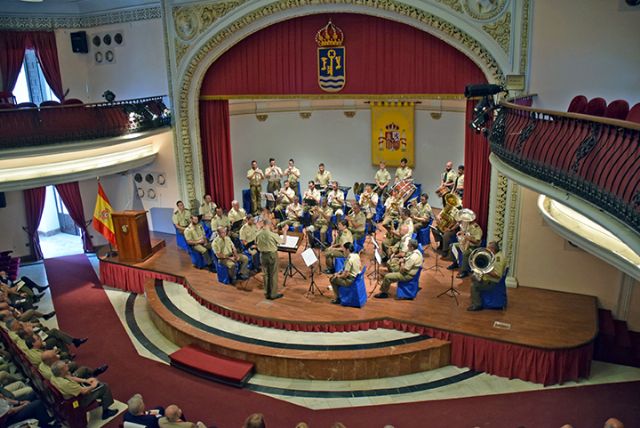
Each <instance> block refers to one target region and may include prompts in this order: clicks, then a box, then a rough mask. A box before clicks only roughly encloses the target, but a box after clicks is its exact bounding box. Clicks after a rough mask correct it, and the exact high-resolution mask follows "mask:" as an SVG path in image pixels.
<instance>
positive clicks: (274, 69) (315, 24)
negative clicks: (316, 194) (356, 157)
mask: <svg viewBox="0 0 640 428" xmlns="http://www.w3.org/2000/svg"><path fill="white" fill-rule="evenodd" d="M329 19H331V20H332V21H333V23H334V24H335V25H337V26H338V27H340V28H341V29H342V31H343V32H344V36H345V42H344V44H345V47H346V64H345V67H346V68H345V71H346V85H345V87H344V88H343V89H342V90H341V91H340V94H341V95H344V94H389V95H393V94H442V93H455V94H461V93H462V92H463V91H464V87H465V85H468V84H470V83H485V82H486V78H485V76H484V74H483V73H482V71H481V70H480V68H479V67H478V66H477V65H476V64H475V63H474V62H473V61H472V60H471V59H469V58H468V57H467V56H465V55H464V54H463V53H462V52H460V51H458V50H457V49H455V48H454V47H452V46H450V45H448V44H447V43H445V42H444V41H442V40H440V39H438V38H437V37H434V36H432V35H430V34H428V33H426V32H424V31H421V30H418V29H416V28H413V27H411V26H409V25H406V24H402V23H398V22H394V21H390V20H387V19H383V18H377V17H373V16H367V15H359V14H348V13H345V14H341V13H334V14H331V15H328V14H319V15H311V16H305V17H301V18H295V19H291V20H288V21H284V22H281V23H278V24H274V25H272V26H270V27H267V28H265V29H263V30H261V31H258V32H257V33H255V34H253V35H251V36H249V37H247V38H246V39H244V40H242V41H241V42H240V43H238V44H237V45H235V46H234V47H233V48H232V49H230V50H229V51H227V52H226V53H225V54H224V55H222V57H220V58H219V59H218V60H217V61H216V62H215V63H214V64H213V65H212V66H211V67H210V69H209V70H208V71H207V74H206V76H205V78H204V81H203V83H202V88H201V92H200V93H201V95H218V96H220V95H222V96H224V95H230V96H233V95H272V94H289V95H290V94H326V92H323V91H322V90H321V89H320V87H319V86H318V70H317V63H318V60H317V44H316V42H315V35H316V32H317V31H318V30H319V29H320V28H322V27H324V26H325V25H326V24H327V22H328V21H329Z"/></svg>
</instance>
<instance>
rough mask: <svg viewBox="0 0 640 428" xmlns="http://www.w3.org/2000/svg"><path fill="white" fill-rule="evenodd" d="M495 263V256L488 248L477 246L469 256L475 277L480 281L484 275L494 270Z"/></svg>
mask: <svg viewBox="0 0 640 428" xmlns="http://www.w3.org/2000/svg"><path fill="white" fill-rule="evenodd" d="M494 265H495V256H494V255H493V253H492V252H491V251H489V250H487V249H486V248H484V247H483V248H476V249H475V250H473V251H472V252H471V255H470V256H469V267H471V270H472V271H473V277H474V278H476V279H477V280H478V281H479V280H480V279H481V278H482V275H484V274H486V273H489V272H491V271H492V270H493V267H494Z"/></svg>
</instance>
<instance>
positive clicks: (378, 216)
mask: <svg viewBox="0 0 640 428" xmlns="http://www.w3.org/2000/svg"><path fill="white" fill-rule="evenodd" d="M385 211H386V208H385V207H384V204H383V203H382V198H380V199H378V205H376V213H375V214H374V216H373V221H375V222H376V223H379V222H381V221H382V219H383V218H384V213H385Z"/></svg>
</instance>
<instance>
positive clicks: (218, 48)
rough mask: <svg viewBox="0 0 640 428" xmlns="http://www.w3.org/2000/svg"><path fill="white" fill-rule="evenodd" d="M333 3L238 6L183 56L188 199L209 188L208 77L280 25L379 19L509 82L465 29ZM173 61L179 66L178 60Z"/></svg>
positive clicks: (384, 3) (382, 2)
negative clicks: (336, 16) (204, 117)
mask: <svg viewBox="0 0 640 428" xmlns="http://www.w3.org/2000/svg"><path fill="white" fill-rule="evenodd" d="M327 1H328V2H327V3H322V4H318V3H317V2H315V1H314V0H281V1H279V2H273V3H270V4H268V5H266V6H262V7H256V8H254V9H253V10H250V11H249V10H247V9H248V8H244V6H242V4H243V3H244V2H243V1H236V2H235V3H238V7H237V8H236V9H235V10H233V11H231V12H228V14H225V15H224V16H222V18H219V19H218V21H217V22H216V23H215V25H212V26H211V27H209V28H208V29H207V30H205V31H204V32H202V34H201V35H199V36H198V37H197V38H194V44H193V48H191V49H190V51H187V52H183V53H182V55H180V57H181V58H182V62H181V65H180V66H177V67H176V69H177V70H176V71H175V73H176V74H175V75H176V81H175V83H177V84H176V85H175V86H174V87H173V90H174V100H175V101H176V104H177V105H176V113H177V114H176V116H177V122H176V129H175V132H176V153H177V157H178V159H177V160H178V169H179V171H180V173H181V175H182V177H181V180H182V181H181V190H182V193H183V196H186V197H187V199H189V200H195V199H196V196H197V195H199V194H201V193H202V190H203V187H204V186H203V179H202V174H201V171H202V159H201V156H200V155H199V154H200V153H201V149H200V135H199V134H200V131H199V130H200V125H199V118H198V100H199V96H200V89H201V86H202V82H203V79H204V76H205V74H206V72H207V70H208V69H209V67H210V66H211V64H213V62H215V61H216V60H217V59H218V58H219V57H220V56H221V55H222V54H224V52H226V51H227V50H228V49H230V48H231V47H232V46H234V45H235V44H236V43H238V42H239V41H241V40H242V39H244V38H246V37H247V36H249V35H250V34H253V33H255V32H257V31H259V30H261V29H263V28H266V27H268V26H270V25H273V24H275V23H278V22H281V21H285V20H288V19H291V18H294V17H299V16H305V15H313V14H318V13H335V12H350V13H360V14H365V15H372V16H378V17H382V18H386V19H390V20H393V21H397V22H401V23H405V24H407V25H410V26H412V27H415V28H418V29H420V30H422V31H425V32H427V33H429V34H431V35H434V36H436V37H438V38H440V39H441V40H443V41H445V42H446V43H448V44H449V45H451V46H453V47H455V48H456V49H458V50H459V51H461V52H463V53H464V54H465V55H466V56H467V57H469V58H470V59H471V60H472V61H473V62H474V63H476V64H477V65H478V66H479V67H480V69H481V70H482V71H483V72H484V74H485V76H486V78H487V80H488V81H489V82H492V83H503V82H504V80H505V71H504V70H503V69H502V67H501V66H500V65H499V63H498V61H497V60H496V59H495V57H494V55H493V54H492V53H491V52H490V51H489V50H488V49H487V48H486V47H485V46H483V45H482V44H481V43H480V42H479V41H478V40H477V39H475V38H474V37H473V36H471V35H470V34H468V33H467V32H466V31H464V30H463V29H461V28H460V27H458V26H456V25H454V24H453V23H451V22H449V21H448V20H445V19H443V18H441V17H439V16H436V15H434V14H432V13H430V12H427V11H425V10H422V9H418V8H416V7H414V6H411V5H408V4H405V3H402V2H399V1H395V0H378V1H375V0H327ZM174 18H175V16H174ZM187 28H188V26H187ZM190 52H193V53H192V54H190ZM172 60H173V61H174V64H175V61H176V57H175V56H174V57H173V58H172Z"/></svg>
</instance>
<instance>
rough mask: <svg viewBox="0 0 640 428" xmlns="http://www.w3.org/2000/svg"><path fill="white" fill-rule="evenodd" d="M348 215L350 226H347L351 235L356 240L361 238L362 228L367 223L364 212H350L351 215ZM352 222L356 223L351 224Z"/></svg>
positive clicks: (363, 228)
mask: <svg viewBox="0 0 640 428" xmlns="http://www.w3.org/2000/svg"><path fill="white" fill-rule="evenodd" d="M348 217H349V220H351V223H350V224H351V226H349V230H350V231H351V234H352V235H353V239H355V240H357V239H360V238H362V237H363V236H364V230H365V227H366V225H367V216H366V215H365V213H363V212H362V211H360V212H359V213H358V214H354V213H351V215H349V216H348ZM354 223H355V224H357V225H356V226H353V225H354Z"/></svg>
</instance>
